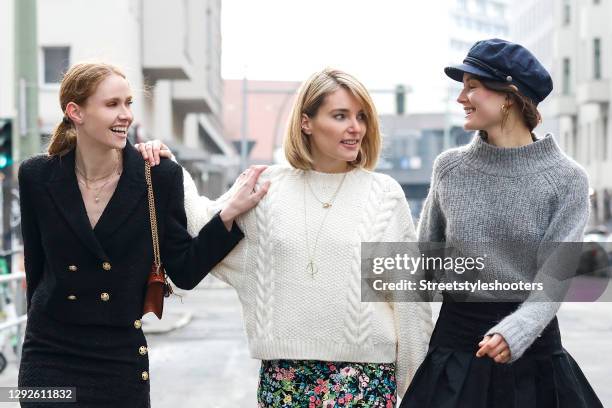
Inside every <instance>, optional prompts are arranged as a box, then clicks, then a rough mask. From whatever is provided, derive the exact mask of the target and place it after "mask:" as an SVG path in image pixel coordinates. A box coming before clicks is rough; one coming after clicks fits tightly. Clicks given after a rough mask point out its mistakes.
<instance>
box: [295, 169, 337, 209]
mask: <svg viewBox="0 0 612 408" xmlns="http://www.w3.org/2000/svg"><path fill="white" fill-rule="evenodd" d="M304 177H305V179H306V183H307V184H308V188H309V189H310V192H311V193H312V195H313V197H314V198H315V199H316V200H317V201H318V202H319V203H321V205H322V206H323V208H325V209H326V210H327V209H328V208H331V206H332V203H333V202H334V200H335V199H336V195H337V194H338V191H340V187H342V183H344V179H345V177H346V173H344V177H342V181H340V184H338V187H337V188H336V191H334V194H332V196H331V197H330V199H329V200H327V201H321V200H320V199H319V197H317V195H316V194H315V192H314V190H313V189H312V186H311V185H310V181H308V177H306V176H304Z"/></svg>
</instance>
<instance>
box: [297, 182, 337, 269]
mask: <svg viewBox="0 0 612 408" xmlns="http://www.w3.org/2000/svg"><path fill="white" fill-rule="evenodd" d="M346 174H347V173H344V176H342V180H341V181H340V184H338V188H336V191H335V192H334V194H333V195H332V197H331V198H330V200H329V202H322V201H321V200H319V198H318V197H317V196H316V195H315V193H314V192H313V191H312V187H311V186H310V182H309V181H308V176H307V174H306V172H304V195H303V197H304V228H305V229H306V250H307V252H308V263H307V264H306V272H308V273H310V276H311V277H312V279H314V278H315V275H316V274H317V273H318V272H319V268H318V267H317V265H316V263H315V258H316V256H317V247H318V245H319V236H320V235H321V230H323V225H324V224H325V221H326V220H327V216H328V215H329V213H330V211H326V212H325V215H323V220H322V221H321V225H319V230H318V231H317V236H316V237H315V243H314V248H313V249H312V254H311V252H310V238H309V234H308V217H307V212H306V184H308V187H309V188H310V192H311V193H312V195H313V196H314V198H315V199H316V200H317V201H318V202H319V203H321V204H323V208H324V209H329V208H331V206H332V203H333V202H334V200H335V199H336V195H337V194H338V192H339V191H340V188H341V187H342V184H344V180H345V179H346Z"/></svg>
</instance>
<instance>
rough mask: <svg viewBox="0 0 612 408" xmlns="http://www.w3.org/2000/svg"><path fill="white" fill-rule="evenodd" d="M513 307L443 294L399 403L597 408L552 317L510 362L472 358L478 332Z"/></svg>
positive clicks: (405, 406) (425, 407) (409, 406)
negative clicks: (425, 347)
mask: <svg viewBox="0 0 612 408" xmlns="http://www.w3.org/2000/svg"><path fill="white" fill-rule="evenodd" d="M517 307H518V304H516V303H455V302H450V301H447V300H446V299H445V301H444V302H443V304H442V309H441V310H440V317H439V318H438V321H437V323H436V327H435V330H434V333H433V335H432V338H431V341H430V343H429V351H428V353H427V356H426V357H425V360H424V361H423V363H422V364H421V366H420V367H419V369H418V370H417V372H416V374H415V377H414V379H413V380H412V382H411V384H410V387H409V388H408V390H407V391H406V394H405V395H404V398H403V399H402V404H401V405H400V407H401V408H413V407H414V408H442V407H444V408H491V407H495V408H549V407H550V408H553V407H554V408H603V405H602V404H601V402H600V401H599V399H598V398H597V396H596V395H595V392H594V391H593V389H592V387H591V385H590V384H589V382H588V381H587V379H586V378H585V376H584V374H583V373H582V371H581V370H580V367H578V364H577V363H576V362H575V361H574V359H573V358H572V356H570V355H569V353H568V352H567V351H565V349H564V348H563V346H562V345H561V336H560V333H559V324H558V321H557V318H556V317H555V318H554V319H553V320H552V321H551V322H550V324H549V325H548V326H547V327H546V329H545V330H544V331H543V332H542V334H541V336H540V337H538V338H537V339H536V340H535V342H534V343H533V344H532V345H531V347H529V349H527V351H526V352H525V354H524V355H523V356H522V357H521V358H519V359H518V360H517V361H515V362H514V363H511V364H498V363H495V362H494V361H493V359H491V358H489V357H486V356H485V357H481V358H478V357H476V351H477V350H478V348H479V347H478V343H479V342H480V341H481V340H482V337H483V335H484V333H486V332H487V331H488V330H489V329H490V328H491V327H493V326H494V325H495V324H497V323H498V322H499V321H500V320H501V319H503V318H504V317H505V316H507V315H509V314H510V313H512V312H513V311H514V310H516V308H517Z"/></svg>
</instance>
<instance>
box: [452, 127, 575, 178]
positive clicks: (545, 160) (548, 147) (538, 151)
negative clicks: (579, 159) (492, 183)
mask: <svg viewBox="0 0 612 408" xmlns="http://www.w3.org/2000/svg"><path fill="white" fill-rule="evenodd" d="M563 157H564V154H563V152H562V151H561V149H560V148H559V146H558V145H557V143H556V142H555V139H554V138H553V136H552V135H551V134H547V135H546V136H544V137H543V138H540V139H538V138H536V140H535V141H534V142H533V143H530V144H528V145H525V146H520V147H498V146H494V145H492V144H489V143H487V141H486V140H485V139H483V138H482V136H480V135H478V134H476V135H475V136H474V139H473V140H472V142H471V143H470V144H468V145H467V146H466V147H465V150H464V155H463V160H464V162H465V163H466V164H467V165H469V166H470V167H472V168H475V169H477V170H479V171H481V172H483V173H486V174H491V175H497V176H505V177H518V176H523V175H526V174H532V173H537V172H539V171H541V170H544V169H546V168H549V167H551V166H553V165H555V164H556V163H557V162H558V161H559V160H561V159H562V158H563Z"/></svg>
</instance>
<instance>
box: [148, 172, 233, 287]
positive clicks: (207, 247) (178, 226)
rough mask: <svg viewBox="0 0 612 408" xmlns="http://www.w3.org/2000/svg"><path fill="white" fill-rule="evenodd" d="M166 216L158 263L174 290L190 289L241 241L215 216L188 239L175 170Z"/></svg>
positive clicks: (180, 182) (178, 175)
mask: <svg viewBox="0 0 612 408" xmlns="http://www.w3.org/2000/svg"><path fill="white" fill-rule="evenodd" d="M170 184H171V187H170V194H169V196H170V198H169V200H170V201H169V204H168V210H167V211H168V213H167V215H166V219H165V220H158V222H165V236H164V242H163V243H162V245H161V258H162V263H164V266H165V268H166V272H167V273H168V276H170V278H171V279H172V282H174V284H175V285H176V286H178V287H179V288H182V289H193V288H194V287H196V285H197V284H198V283H200V281H201V280H202V279H204V277H205V276H206V275H207V274H208V273H209V272H210V271H211V270H212V269H213V268H214V266H215V265H217V264H218V263H219V262H220V261H221V260H222V259H223V258H225V256H226V255H227V254H229V253H230V252H231V251H232V249H234V247H235V246H236V245H237V244H238V242H240V240H241V239H242V238H244V234H243V233H242V231H241V230H240V228H238V226H237V225H236V223H234V225H233V226H232V229H231V231H228V230H227V228H225V224H223V221H221V217H220V216H219V214H218V213H217V214H216V215H215V216H214V217H213V218H212V219H211V220H210V221H209V222H208V223H207V224H206V225H204V227H202V229H201V230H200V233H199V234H198V236H197V237H195V238H192V237H191V236H190V235H189V233H188V232H187V216H186V214H185V203H184V192H183V172H182V169H181V168H180V167H178V166H177V170H176V171H175V173H174V177H173V178H172V182H171V183H170Z"/></svg>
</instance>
